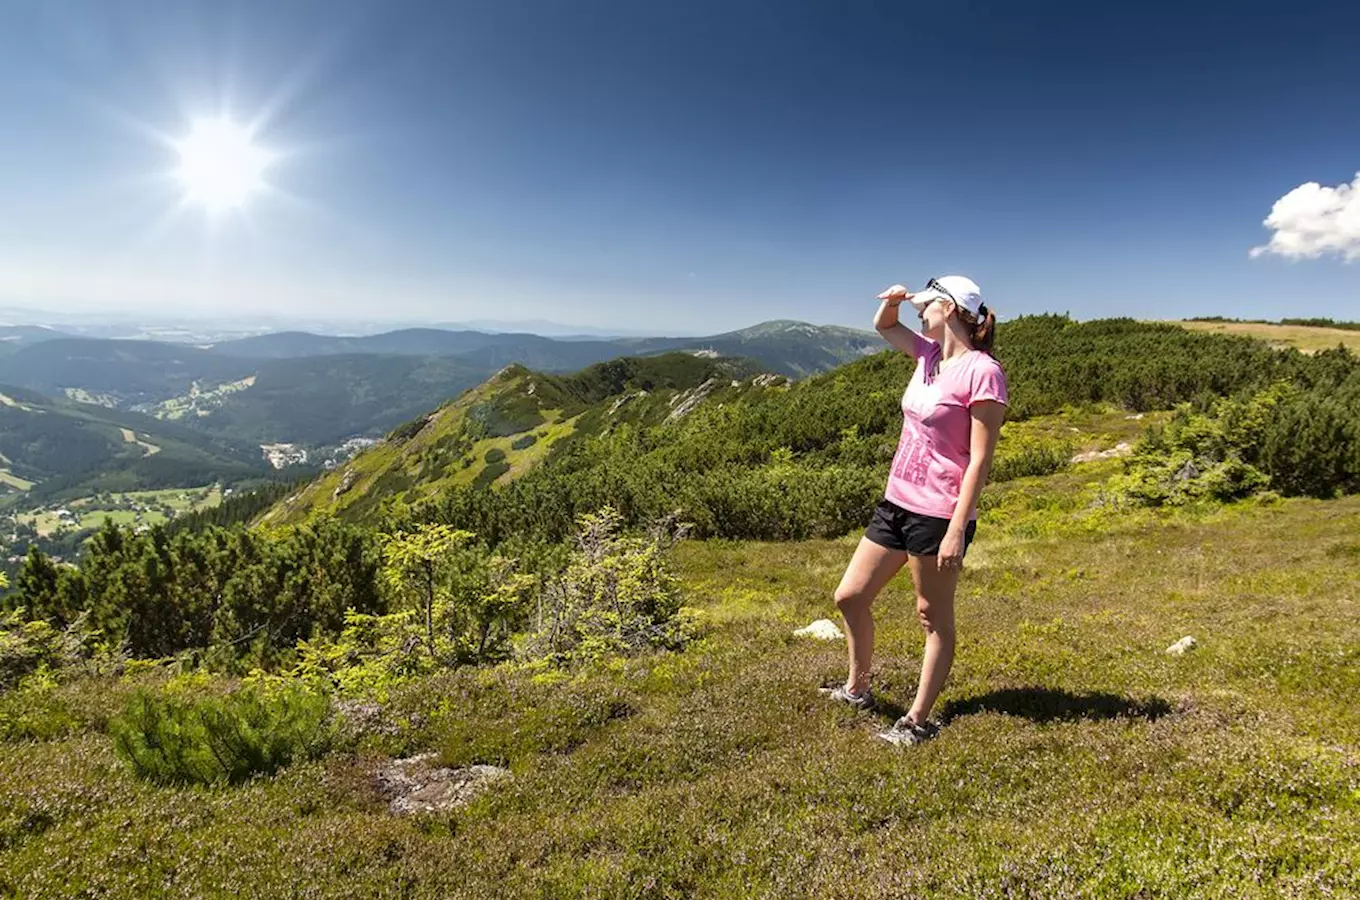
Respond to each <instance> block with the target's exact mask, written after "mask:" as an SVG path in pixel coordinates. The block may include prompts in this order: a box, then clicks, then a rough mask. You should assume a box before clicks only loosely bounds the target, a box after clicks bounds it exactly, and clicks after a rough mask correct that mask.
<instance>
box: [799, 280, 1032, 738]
mask: <svg viewBox="0 0 1360 900" xmlns="http://www.w3.org/2000/svg"><path fill="white" fill-rule="evenodd" d="M879 299H880V300H881V301H882V305H881V306H879V309H878V314H877V315H876V316H874V327H875V328H877V329H878V333H879V334H881V335H883V337H884V338H885V339H886V340H887V341H888V343H890V344H892V345H893V346H894V347H896V348H897V349H899V350H901V351H902V352H903V353H910V354H911V355H912V356H914V357H915V358H916V371H915V373H914V374H913V375H912V377H911V383H910V384H909V385H908V386H907V390H906V393H905V394H904V395H903V397H902V414H903V422H902V437H901V440H900V441H899V442H898V445H897V454H896V455H895V456H894V457H893V463H892V470H891V471H890V472H889V473H888V485H887V489H886V491H885V492H884V498H883V500H881V501H880V502H879V504H878V506H877V507H876V508H875V509H874V515H873V520H872V521H871V522H870V523H869V527H868V529H867V530H866V532H865V535H864V537H863V538H862V539H861V540H860V542H859V547H858V548H856V550H855V555H854V557H853V558H852V559H851V560H850V565H849V566H848V567H847V568H846V570H845V575H844V577H842V578H841V583H840V587H838V588H836V606H837V607H838V608H839V609H840V611H841V614H842V615H843V616H844V617H845V625H846V630H847V631H848V633H849V645H850V676H849V678H848V680H847V681H846V683H845V684H844V685H841V686H839V687H836V688H832V689H824V690H825V692H826V693H827V694H829V695H830V696H831V698H832V699H834V700H839V701H841V702H845V703H849V704H851V705H853V706H856V707H859V708H861V709H870V708H872V707H873V705H874V699H873V695H872V694H871V693H870V691H869V666H870V663H871V662H872V660H873V653H874V618H873V613H872V611H871V610H870V607H871V606H872V605H873V602H874V598H876V597H877V596H878V593H879V591H881V590H882V589H883V587H884V586H885V585H886V584H887V583H888V582H889V581H890V580H892V577H893V576H894V575H896V574H897V573H898V572H899V571H900V570H901V568H902V566H903V565H905V564H910V567H911V580H912V583H913V585H914V586H915V588H916V614H917V616H918V617H919V618H920V620H921V627H922V628H924V629H925V634H926V646H925V659H924V660H923V662H922V664H921V681H920V685H919V686H918V688H917V690H916V699H915V700H914V701H913V702H912V705H911V709H910V710H909V711H908V712H907V714H906V715H905V716H903V717H902V718H900V719H898V720H897V723H896V724H895V725H894V726H893V727H892V730H890V731H888V732H885V733H883V734H882V735H880V736H881V737H883V738H884V739H885V740H888V741H891V742H893V743H902V744H916V743H920V742H921V741H924V740H927V739H928V738H931V737H933V736H934V735H935V733H936V731H938V727H937V726H936V725H933V724H931V723H930V722H929V721H928V720H927V716H929V715H930V710H931V707H933V706H934V705H935V699H936V698H937V697H938V696H939V695H940V689H941V688H943V687H944V681H945V678H946V677H947V676H948V675H949V667H950V665H951V664H952V663H953V661H954V590H955V588H956V587H957V585H958V580H959V571H960V570H961V569H962V568H963V556H964V554H965V553H966V552H967V550H968V545H969V544H970V543H971V542H972V540H973V532H974V531H975V530H976V528H977V521H976V520H977V501H978V497H979V495H980V494H981V493H982V487H983V485H984V484H986V483H987V474H988V472H989V471H990V469H991V465H992V455H993V453H994V452H995V450H996V441H997V437H998V436H999V435H1000V433H1001V423H1002V421H1003V420H1004V419H1005V415H1006V375H1005V373H1004V372H1002V371H1001V366H1000V364H999V363H997V361H996V360H995V359H994V358H993V357H992V354H991V350H992V342H993V339H994V335H995V329H996V317H995V316H993V315H992V313H991V312H990V311H989V310H988V309H987V306H986V304H984V303H983V302H982V296H981V294H980V293H979V291H978V286H977V285H976V284H974V283H973V282H972V281H971V280H970V279H968V278H964V277H962V276H960V275H949V276H946V277H944V278H939V279H934V280H932V281H930V282H928V283H927V285H926V288H925V290H923V291H921V292H919V293H916V294H912V293H910V292H908V291H907V289H906V288H904V287H902V286H901V285H893V286H892V287H890V288H888V289H887V290H886V291H884V292H883V293H882V294H879ZM903 302H909V303H910V304H911V305H912V306H913V307H915V309H916V312H917V315H918V317H919V319H920V321H921V333H919V334H918V333H917V332H915V331H912V330H911V329H909V328H907V327H906V326H904V325H902V324H901V323H900V322H898V318H897V314H898V307H899V305H900V304H902V303H903Z"/></svg>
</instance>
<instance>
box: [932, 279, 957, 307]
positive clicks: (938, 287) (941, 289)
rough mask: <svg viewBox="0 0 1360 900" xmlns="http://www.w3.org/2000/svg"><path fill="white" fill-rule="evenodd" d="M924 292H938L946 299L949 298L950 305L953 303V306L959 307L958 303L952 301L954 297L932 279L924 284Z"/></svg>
mask: <svg viewBox="0 0 1360 900" xmlns="http://www.w3.org/2000/svg"><path fill="white" fill-rule="evenodd" d="M926 290H930V291H939V292H940V293H941V294H944V295H945V296H946V297H947V298H949V302H950V303H953V304H954V305H955V306H958V305H959V301H957V300H955V299H954V295H953V294H951V293H949V290H948V289H947V288H946V287H945V286H944V285H942V284H940V283H939V282H938V281H936V280H935V279H934V278H932V279H930V280H929V281H927V282H926Z"/></svg>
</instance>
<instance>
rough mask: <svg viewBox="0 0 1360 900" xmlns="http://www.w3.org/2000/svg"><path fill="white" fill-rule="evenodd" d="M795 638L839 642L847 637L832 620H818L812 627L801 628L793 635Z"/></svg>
mask: <svg viewBox="0 0 1360 900" xmlns="http://www.w3.org/2000/svg"><path fill="white" fill-rule="evenodd" d="M793 636H794V637H810V638H816V639H817V640H819V641H839V640H840V639H841V638H843V637H845V635H843V634H841V630H840V629H839V628H837V627H836V623H835V622H833V621H831V620H830V619H818V620H817V621H815V622H813V623H812V624H811V625H808V626H805V627H803V628H799V629H798V630H797V631H795V632H794V633H793Z"/></svg>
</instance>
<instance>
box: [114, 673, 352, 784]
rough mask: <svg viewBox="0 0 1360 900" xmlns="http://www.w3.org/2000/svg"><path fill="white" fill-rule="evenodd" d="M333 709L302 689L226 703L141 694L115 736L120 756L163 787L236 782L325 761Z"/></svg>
mask: <svg viewBox="0 0 1360 900" xmlns="http://www.w3.org/2000/svg"><path fill="white" fill-rule="evenodd" d="M329 711H330V704H329V701H328V700H327V699H326V697H325V696H324V695H322V694H320V693H317V692H315V691H312V690H309V689H307V688H304V687H301V686H296V685H293V686H287V687H282V688H277V689H274V690H266V689H264V688H260V687H248V688H242V689H241V690H239V691H237V692H236V693H234V694H229V695H227V696H225V697H211V696H209V697H200V698H188V699H186V698H182V697H177V696H157V695H155V694H152V693H149V692H146V691H140V692H138V693H137V694H135V695H134V696H133V698H132V699H131V700H130V701H129V702H128V705H127V707H126V708H125V709H124V711H123V713H122V715H121V716H119V717H118V718H117V719H115V720H114V721H113V722H112V723H111V725H110V730H111V731H112V733H113V738H114V746H115V747H116V748H117V750H118V754H119V755H120V756H121V757H123V759H125V760H127V761H128V763H130V764H131V765H132V768H133V771H135V772H136V773H137V774H138V775H139V776H141V777H142V778H145V779H147V780H148V781H154V782H156V783H159V784H224V783H225V784H236V783H239V782H242V781H245V780H246V779H248V778H250V777H252V776H254V775H269V774H273V773H274V772H276V771H278V770H279V769H280V768H282V767H284V766H286V765H288V764H289V763H291V762H293V761H294V760H303V759H310V758H313V757H316V756H319V755H320V754H321V753H323V752H325V750H326V749H327V748H328V747H329V745H330V743H331V741H332V739H333V732H334V729H333V725H332V722H331V720H330V716H329Z"/></svg>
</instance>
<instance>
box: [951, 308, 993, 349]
mask: <svg viewBox="0 0 1360 900" xmlns="http://www.w3.org/2000/svg"><path fill="white" fill-rule="evenodd" d="M959 318H960V319H961V320H962V321H963V324H965V325H967V326H968V329H969V331H968V337H969V339H970V340H971V341H972V342H973V349H974V350H981V351H983V352H985V353H991V352H992V346H993V345H994V344H995V343H996V316H995V315H994V314H993V313H992V311H991V310H990V309H988V308H987V305H986V304H983V305H982V306H980V307H979V308H978V314H977V315H976V316H974V315H970V314H969V312H968V311H967V310H966V309H963V308H962V307H959Z"/></svg>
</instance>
